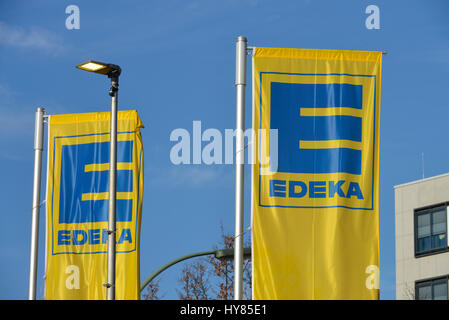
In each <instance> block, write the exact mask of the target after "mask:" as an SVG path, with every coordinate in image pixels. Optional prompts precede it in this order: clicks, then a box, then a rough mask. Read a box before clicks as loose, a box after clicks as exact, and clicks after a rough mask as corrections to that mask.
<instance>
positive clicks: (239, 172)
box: [234, 36, 248, 300]
mask: <svg viewBox="0 0 449 320" xmlns="http://www.w3.org/2000/svg"><path fill="white" fill-rule="evenodd" d="M247 42H248V41H247V39H246V38H245V37H242V36H240V37H238V38H237V42H236V69H235V86H236V89H237V99H236V135H235V140H236V143H235V238H234V239H235V240H234V241H235V246H234V300H241V299H242V292H243V288H242V287H243V286H242V284H243V222H244V215H243V213H244V212H243V210H244V197H243V191H244V175H243V174H244V162H245V152H244V142H245V137H244V131H245V87H246V49H247Z"/></svg>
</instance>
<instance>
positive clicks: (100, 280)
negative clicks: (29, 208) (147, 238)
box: [45, 111, 143, 300]
mask: <svg viewBox="0 0 449 320" xmlns="http://www.w3.org/2000/svg"><path fill="white" fill-rule="evenodd" d="M142 127H143V125H142V122H141V120H140V118H139V116H138V114H137V112H136V111H119V112H118V118H117V205H116V221H117V222H116V226H117V229H116V240H117V247H116V298H117V299H139V298H140V270H139V254H140V252H139V243H140V221H141V214H142V195H143V148H142V139H141V135H140V128H142ZM109 130H110V113H109V112H99V113H84V114H68V115H52V116H49V134H48V139H49V143H48V145H49V148H48V170H47V245H46V249H47V252H46V267H45V298H46V299H76V300H84V299H106V287H105V286H104V284H106V282H107V281H106V280H107V229H108V222H107V221H108V210H109V209H108V199H109V192H108V190H109V152H110V150H109V147H110V134H109Z"/></svg>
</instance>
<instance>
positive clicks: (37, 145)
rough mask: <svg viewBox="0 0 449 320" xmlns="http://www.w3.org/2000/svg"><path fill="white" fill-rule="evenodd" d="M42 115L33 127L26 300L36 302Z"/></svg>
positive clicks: (38, 111) (38, 113)
mask: <svg viewBox="0 0 449 320" xmlns="http://www.w3.org/2000/svg"><path fill="white" fill-rule="evenodd" d="M44 114H45V109H44V108H42V107H39V108H37V109H36V120H35V125H34V175H33V207H32V220H31V249H30V279H29V286H28V300H36V275H37V251H38V243H39V211H40V205H41V204H40V199H41V169H42V151H43V146H44Z"/></svg>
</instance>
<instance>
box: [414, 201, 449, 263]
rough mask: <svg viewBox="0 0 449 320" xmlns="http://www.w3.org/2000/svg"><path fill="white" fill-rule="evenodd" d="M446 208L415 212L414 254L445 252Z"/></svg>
mask: <svg viewBox="0 0 449 320" xmlns="http://www.w3.org/2000/svg"><path fill="white" fill-rule="evenodd" d="M446 212H447V206H446V205H445V206H439V207H437V208H432V209H424V210H416V211H415V254H416V255H417V256H418V255H422V254H427V253H433V252H439V251H442V250H447V247H448V246H447V214H446Z"/></svg>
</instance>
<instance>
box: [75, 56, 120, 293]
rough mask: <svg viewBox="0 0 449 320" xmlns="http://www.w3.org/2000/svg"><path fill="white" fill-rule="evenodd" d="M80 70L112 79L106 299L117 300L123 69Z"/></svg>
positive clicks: (97, 66)
mask: <svg viewBox="0 0 449 320" xmlns="http://www.w3.org/2000/svg"><path fill="white" fill-rule="evenodd" d="M76 67H77V68H79V69H82V70H86V71H89V72H95V73H99V74H104V75H107V76H108V77H109V78H110V79H111V89H110V90H109V95H110V96H111V130H110V135H111V138H110V140H111V142H110V157H109V214H108V230H107V234H108V256H107V260H108V269H107V283H106V284H105V287H106V298H107V300H115V251H116V242H115V231H116V227H115V225H116V223H115V221H116V214H115V210H116V199H117V198H116V190H117V96H118V78H119V76H120V73H121V72H122V69H121V68H120V67H119V66H118V65H115V64H110V63H103V62H98V61H91V60H90V61H87V62H84V63H82V64H80V65H78V66H76Z"/></svg>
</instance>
